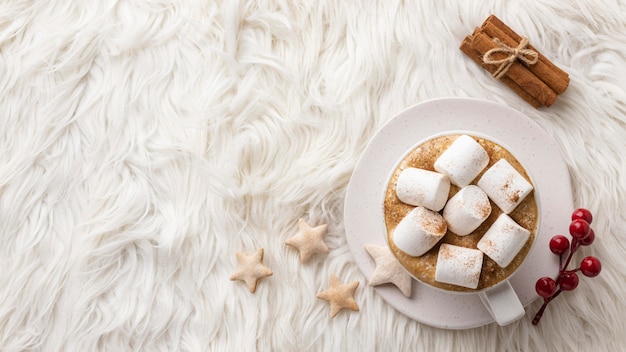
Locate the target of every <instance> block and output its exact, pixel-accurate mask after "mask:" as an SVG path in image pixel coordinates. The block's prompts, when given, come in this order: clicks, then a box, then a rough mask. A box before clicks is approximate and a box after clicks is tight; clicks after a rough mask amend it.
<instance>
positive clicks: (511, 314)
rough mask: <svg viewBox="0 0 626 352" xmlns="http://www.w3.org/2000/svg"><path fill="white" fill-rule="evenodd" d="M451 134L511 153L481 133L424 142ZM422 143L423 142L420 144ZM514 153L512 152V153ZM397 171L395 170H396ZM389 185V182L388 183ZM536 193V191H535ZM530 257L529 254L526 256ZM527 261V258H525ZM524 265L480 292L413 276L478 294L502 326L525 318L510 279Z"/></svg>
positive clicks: (461, 293) (536, 194)
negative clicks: (483, 141)
mask: <svg viewBox="0 0 626 352" xmlns="http://www.w3.org/2000/svg"><path fill="white" fill-rule="evenodd" d="M450 134H469V135H473V136H478V137H482V138H485V139H488V140H491V141H493V142H494V143H497V144H498V145H500V146H502V147H504V148H506V149H507V150H508V151H509V152H511V149H509V148H508V147H507V146H506V144H504V143H502V142H500V141H498V140H497V139H495V138H493V137H491V136H484V135H482V134H480V133H475V132H465V131H450V132H446V133H441V134H438V135H433V136H430V137H428V138H426V139H424V140H428V139H431V138H435V137H439V136H444V135H450ZM420 143H421V142H420ZM420 143H418V144H420ZM412 149H413V148H411V149H410V150H409V151H408V152H410V151H411V150H412ZM511 153H512V152H511ZM404 157H405V155H403V157H402V159H400V160H403V159H404ZM396 165H397V164H396ZM394 170H395V168H394ZM526 172H527V174H528V176H529V178H530V179H531V180H530V181H531V184H532V185H533V187H534V185H536V183H535V182H534V181H533V178H532V175H530V172H529V171H528V170H526ZM391 174H393V170H392V172H391ZM391 174H390V175H389V177H388V180H389V179H390V178H391ZM386 184H388V182H387V183H386ZM535 191H536V190H535ZM535 201H536V203H537V216H538V218H537V226H536V228H535V229H534V232H535V237H534V240H533V243H532V244H531V246H533V245H534V242H536V241H535V240H536V236H538V234H539V228H540V222H541V217H540V214H541V204H540V199H539V194H538V192H535ZM529 252H530V250H529ZM526 255H528V254H526ZM524 259H526V258H524ZM521 266H522V265H520V266H518V268H516V269H515V271H514V272H513V273H511V274H510V275H509V276H508V277H507V278H505V279H504V280H502V281H500V282H498V283H496V284H495V285H493V286H490V287H486V288H483V289H480V290H474V291H464V292H461V291H452V290H446V289H444V288H440V287H436V286H432V285H429V284H428V283H424V282H422V281H421V280H420V279H419V278H417V277H415V276H413V277H414V278H415V279H416V280H417V281H419V282H420V283H422V284H424V285H429V286H430V287H433V288H435V289H437V290H442V291H445V292H447V293H450V294H459V295H468V294H470V295H471V294H476V295H478V296H479V298H480V300H481V302H482V303H483V305H484V306H485V308H486V310H487V311H488V312H489V313H490V314H491V316H492V317H493V319H494V321H495V322H496V323H497V324H499V325H501V326H504V325H508V324H510V323H512V322H514V321H516V320H518V319H520V318H521V317H523V316H524V315H525V310H524V306H523V305H522V303H521V301H520V299H519V298H518V296H517V293H516V292H515V290H514V289H513V287H512V286H511V284H510V282H509V279H510V278H511V277H513V276H514V275H515V274H516V273H517V272H518V270H519V268H520V267H521Z"/></svg>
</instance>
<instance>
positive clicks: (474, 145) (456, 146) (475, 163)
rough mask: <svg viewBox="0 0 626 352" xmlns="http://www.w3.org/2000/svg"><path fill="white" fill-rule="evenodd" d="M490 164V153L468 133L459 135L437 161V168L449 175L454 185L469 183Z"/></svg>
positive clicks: (462, 185) (461, 185)
mask: <svg viewBox="0 0 626 352" xmlns="http://www.w3.org/2000/svg"><path fill="white" fill-rule="evenodd" d="M487 164H489V154H487V151H486V150H485V149H484V148H483V147H482V146H481V145H480V144H478V142H476V141H475V140H474V138H472V137H470V136H466V135H461V136H459V137H458V138H457V139H456V140H455V141H454V142H453V143H452V144H451V145H450V147H448V149H446V150H445V151H444V152H443V153H442V154H441V155H440V156H439V158H437V160H436V161H435V165H434V166H435V170H436V171H438V172H441V173H442V174H446V175H448V177H449V178H450V182H452V184H453V185H456V186H459V187H464V186H467V185H469V184H470V183H471V182H472V180H474V178H476V176H478V174H480V172H481V171H483V169H484V168H485V166H487Z"/></svg>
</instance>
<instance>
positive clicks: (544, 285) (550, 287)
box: [535, 276, 556, 298]
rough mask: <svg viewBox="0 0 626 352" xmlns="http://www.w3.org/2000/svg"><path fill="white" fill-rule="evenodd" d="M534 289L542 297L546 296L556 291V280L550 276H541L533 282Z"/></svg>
mask: <svg viewBox="0 0 626 352" xmlns="http://www.w3.org/2000/svg"><path fill="white" fill-rule="evenodd" d="M535 291H537V294H538V295H539V296H541V297H543V298H548V297H550V296H552V295H553V294H554V292H556V282H555V281H554V280H553V279H552V278H551V277H547V276H546V277H542V278H540V279H539V280H537V283H536V284H535Z"/></svg>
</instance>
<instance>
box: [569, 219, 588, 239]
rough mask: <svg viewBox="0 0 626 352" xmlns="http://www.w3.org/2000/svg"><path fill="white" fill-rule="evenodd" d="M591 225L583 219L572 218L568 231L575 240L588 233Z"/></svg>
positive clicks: (584, 236)
mask: <svg viewBox="0 0 626 352" xmlns="http://www.w3.org/2000/svg"><path fill="white" fill-rule="evenodd" d="M590 229H591V227H590V226H589V223H588V222H587V221H585V220H583V219H576V220H573V221H572V223H571V224H570V225H569V233H570V235H572V237H574V238H575V239H577V240H582V239H583V238H586V237H587V236H588V235H589V230H590Z"/></svg>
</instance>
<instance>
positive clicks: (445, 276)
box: [435, 243, 483, 288]
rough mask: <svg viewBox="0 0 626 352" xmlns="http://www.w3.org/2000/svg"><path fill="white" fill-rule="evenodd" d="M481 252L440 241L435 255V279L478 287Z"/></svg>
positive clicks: (468, 286)
mask: <svg viewBox="0 0 626 352" xmlns="http://www.w3.org/2000/svg"><path fill="white" fill-rule="evenodd" d="M482 267H483V252H481V251H479V250H478V249H472V248H465V247H459V246H455V245H451V244H447V243H442V244H441V246H440V247H439V254H438V255H437V266H436V267H435V280H436V281H438V282H443V283H446V284H452V285H457V286H463V287H467V288H476V287H478V280H479V279H480V272H481V270H482Z"/></svg>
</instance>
